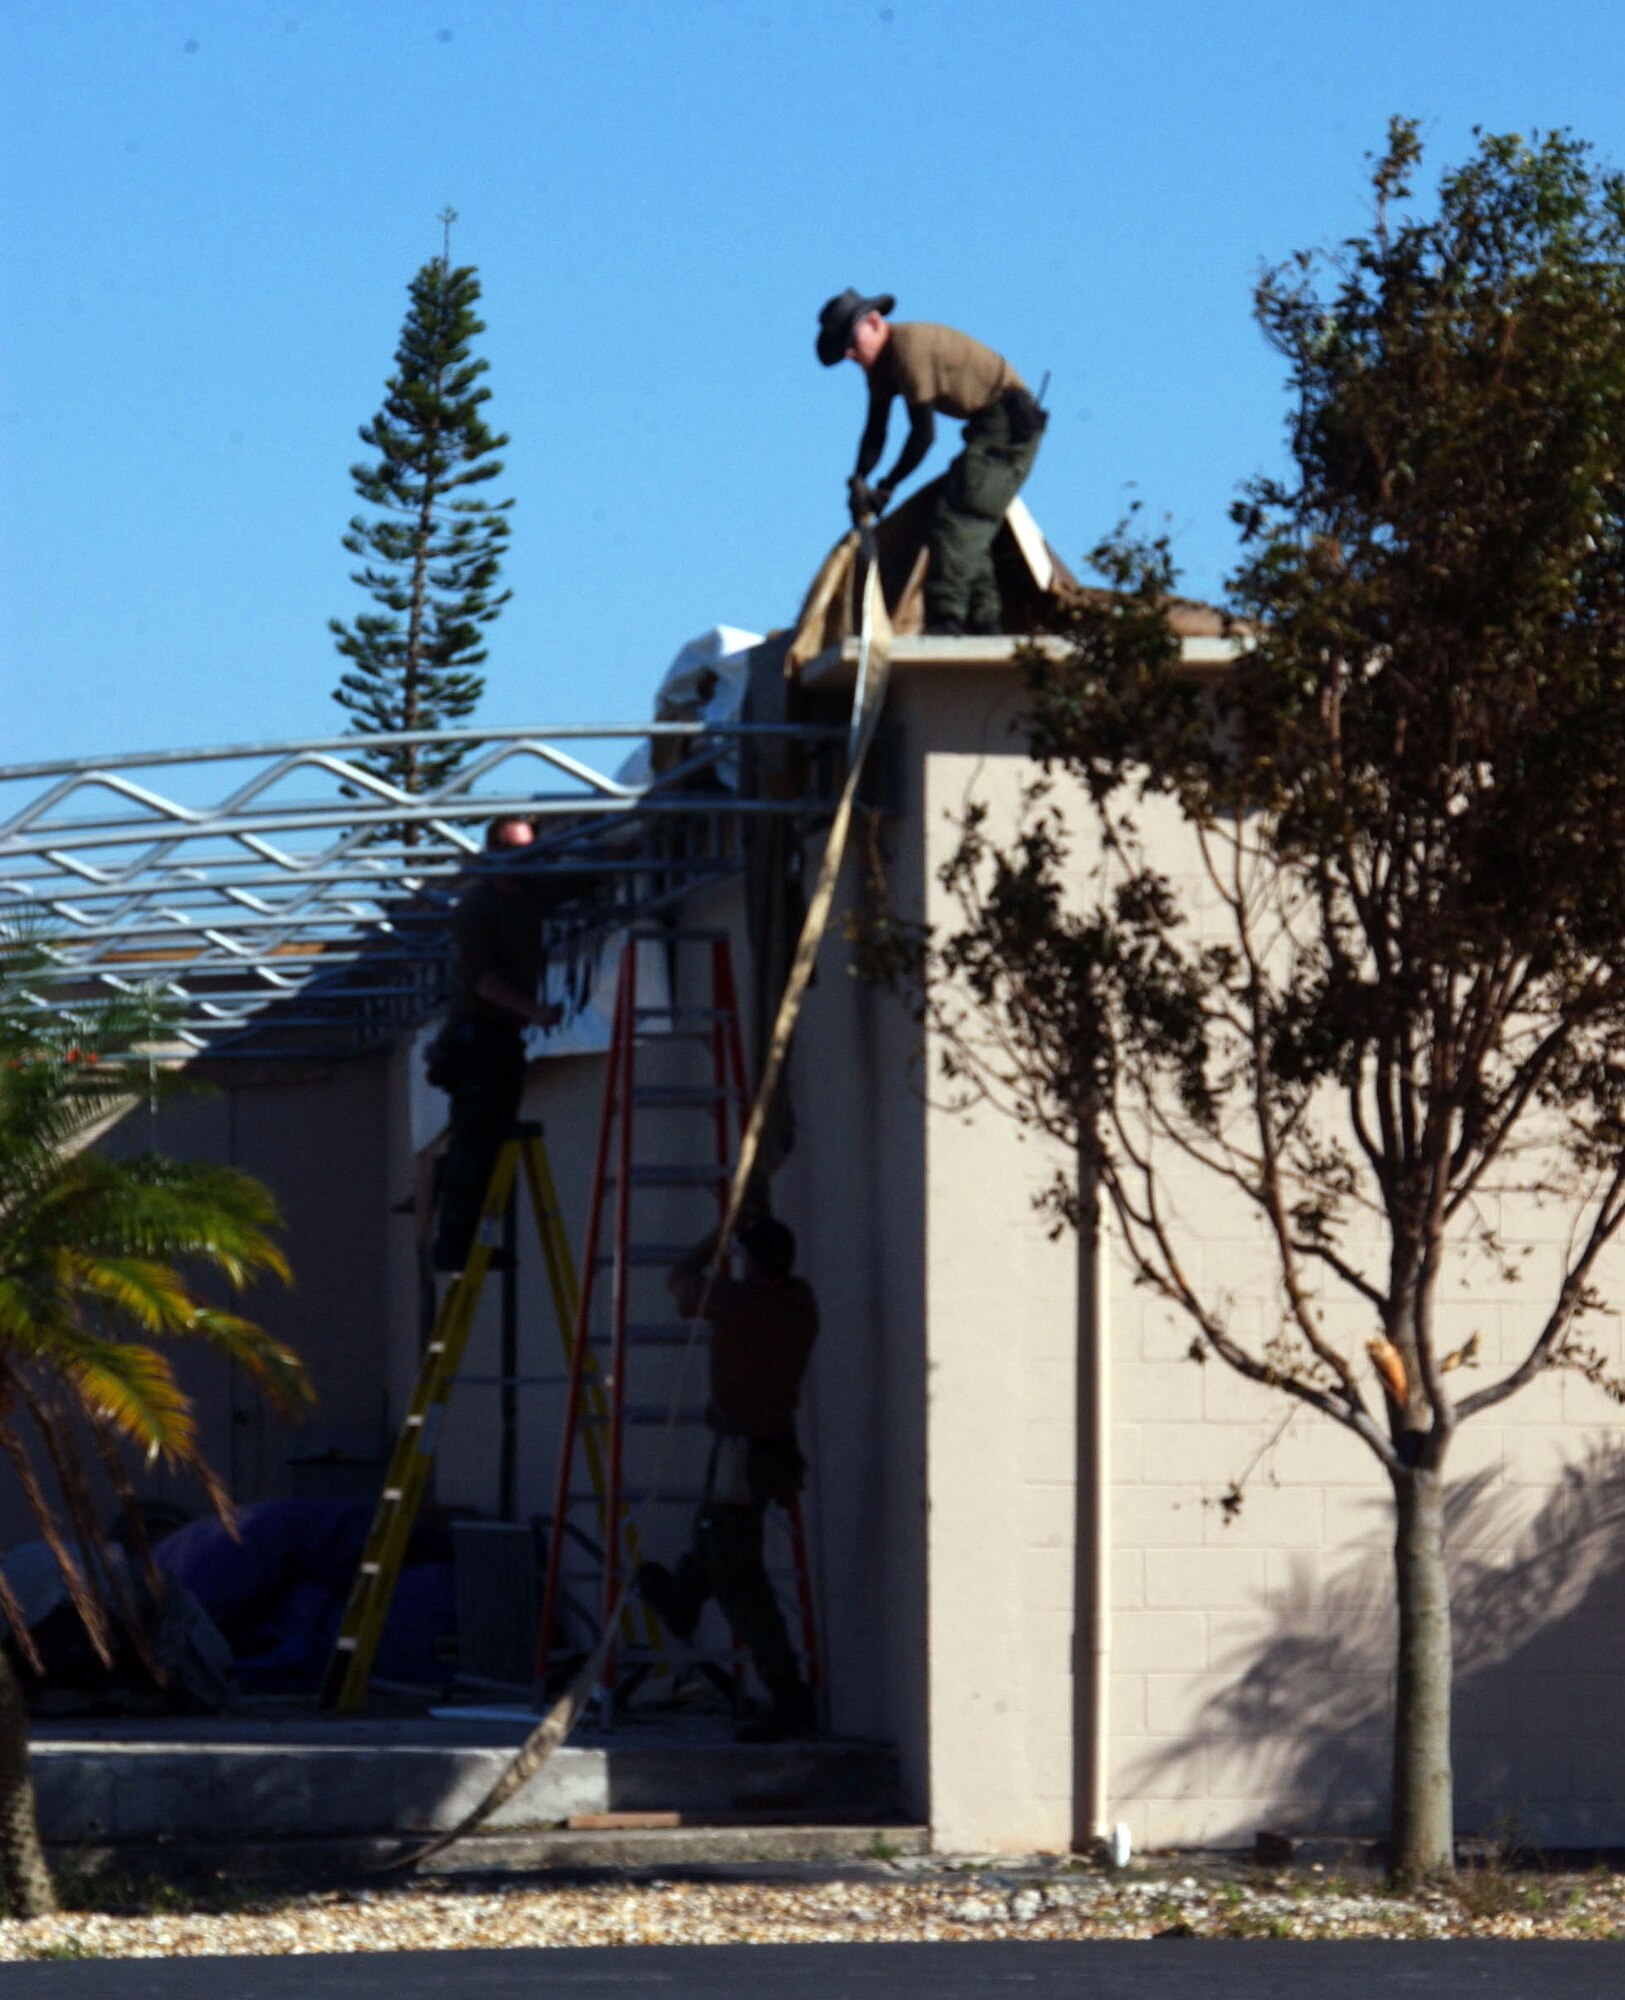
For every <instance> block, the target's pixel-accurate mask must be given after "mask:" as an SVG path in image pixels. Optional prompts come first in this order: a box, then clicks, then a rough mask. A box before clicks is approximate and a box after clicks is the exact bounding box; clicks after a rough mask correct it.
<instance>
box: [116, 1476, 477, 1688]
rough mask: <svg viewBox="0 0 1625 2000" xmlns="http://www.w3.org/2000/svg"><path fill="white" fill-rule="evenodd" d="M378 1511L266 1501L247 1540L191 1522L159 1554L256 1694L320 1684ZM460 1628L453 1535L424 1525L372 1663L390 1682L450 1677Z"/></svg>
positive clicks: (211, 1524) (244, 1516)
mask: <svg viewBox="0 0 1625 2000" xmlns="http://www.w3.org/2000/svg"><path fill="white" fill-rule="evenodd" d="M372 1515H373V1508H372V1503H371V1501H366V1500H263V1501H260V1502H259V1503H258V1504H257V1505H255V1506H251V1507H244V1508H242V1509H240V1510H239V1512H238V1515H237V1527H238V1533H239V1534H240V1536H241V1540H240V1541H234V1540H233V1539H232V1537H231V1536H230V1535H229V1534H227V1532H226V1530H225V1529H224V1528H223V1527H222V1526H221V1525H220V1523H219V1522H218V1521H215V1520H203V1521H191V1522H188V1524H187V1525H186V1526H185V1527H184V1528H178V1529H177V1530H176V1531H175V1533H174V1534H172V1535H167V1536H166V1537H165V1538H164V1540H163V1541H161V1542H160V1543H159V1544H158V1546H157V1548H156V1549H155V1550H154V1552H153V1553H154V1554H155V1556H156V1557H157V1560H158V1562H159V1564H160V1566H161V1567H162V1568H163V1569H164V1570H165V1571H166V1572H167V1573H168V1574H169V1575H170V1576H172V1577H174V1578H175V1579H176V1580H177V1581H178V1582H180V1583H183V1584H184V1585H185V1586H186V1588H187V1589H188V1590H189V1591H190V1592H191V1593H192V1595H193V1596H194V1597H195V1598H197V1600H198V1602H199V1603H200V1604H201V1605H202V1606H203V1608H204V1610H205V1611H207V1612H208V1614H209V1616H210V1617H211V1618H212V1619H213V1620H214V1622H215V1623H216V1624H217V1625H218V1626H219V1627H220V1629H221V1631H222V1632H224V1633H225V1635H226V1638H227V1639H228V1640H229V1641H230V1644H231V1650H232V1654H233V1657H234V1659H235V1661H236V1669H237V1678H238V1681H239V1683H240V1684H241V1686H242V1687H243V1689H244V1690H245V1691H247V1692H250V1693H261V1694H298V1693H305V1692H307V1691H310V1690H312V1689H314V1688H316V1687H318V1686H319V1685H320V1683H321V1678H322V1674H323V1672H324V1670H325V1668H326V1666H327V1661H328V1656H329V1654H330V1653H331V1652H332V1650H333V1641H334V1639H335V1637H336V1636H337V1634H338V1628H339V1620H340V1619H341V1618H342V1616H343V1614H344V1600H345V1598H346V1597H347V1596H348V1594H349V1589H350V1584H351V1582H352V1580H353V1579H354V1577H355V1572H356V1565H357V1563H359V1562H360V1560H361V1551H362V1549H363V1547H364V1546H365V1544H366V1539H367V1530H368V1528H369V1527H370V1526H371V1524H372ZM456 1634H457V1605H456V1594H455V1591H454V1589H453V1585H452V1571H451V1545H450V1537H449V1535H448V1534H447V1533H446V1532H445V1531H443V1530H439V1531H437V1530H434V1529H429V1528H424V1529H420V1530H419V1532H418V1533H417V1534H415V1535H414V1536H413V1539H412V1544H411V1546H410V1548H409V1549H408V1551H407V1560H406V1564H405V1566H404V1567H403V1568H402V1570H401V1574H400V1579H399V1581H398V1582H397V1584H396V1587H395V1594H394V1598H393V1600H392V1601H391V1604H390V1609H389V1616H388V1617H387V1618H386V1620H385V1621H384V1630H383V1635H382V1637H381V1638H380V1640H379V1643H378V1655H377V1659H376V1661H375V1662H374V1667H373V1671H374V1673H375V1674H377V1675H378V1676H379V1678H380V1679H383V1680H393V1681H410V1682H415V1683H428V1684H431V1685H432V1684H433V1683H435V1682H438V1681H443V1680H444V1679H446V1677H447V1675H448V1673H449V1672H450V1671H451V1667H452V1663H453V1659H454V1649H455V1641H456Z"/></svg>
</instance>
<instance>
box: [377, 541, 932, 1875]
mask: <svg viewBox="0 0 1625 2000" xmlns="http://www.w3.org/2000/svg"><path fill="white" fill-rule="evenodd" d="M843 548H844V550H845V551H846V553H847V556H848V560H850V559H851V555H852V554H853V553H854V552H860V553H861V554H862V555H863V556H864V558H865V559H866V562H867V573H866V575H865V577H864V584H863V618H862V624H861V627H860V631H859V637H858V672H857V685H856V686H855V687H854V689H853V692H852V719H851V723H850V726H849V728H848V731H847V758H846V778H845V781H844V783H843V784H842V786H841V795H840V798H839V800H838V801H837V803H836V807H835V813H834V817H833V818H832V819H831V821H830V827H829V837H828V839H827V840H826V841H825V843H824V857H823V860H822V861H821V862H820V863H819V867H818V875H817V879H816V881H815V882H814V884H813V891H812V895H811V896H810V897H809V898H808V901H807V914H806V917H805V918H804V919H803V922H802V926H801V937H800V941H799V942H798V943H797V945H796V954H795V957H794V959H793V960H792V961H791V964H790V973H789V977H788V978H787V979H786V980H785V982H784V993H783V996H782V997H781V999H780V1001H779V1008H778V1013H777V1015H776V1016H775V1018H774V1022H773V1033H772V1035H771V1036H770V1038H769V1040H768V1045H767V1048H766V1050H765V1051H764V1052H763V1055H762V1061H761V1073H760V1076H759V1078H758V1080H757V1085H756V1095H755V1098H754V1100H753V1101H752V1104H751V1107H750V1117H749V1119H748V1121H747V1122H746V1125H745V1132H744V1136H743V1138H742V1139H741V1140H740V1142H739V1159H738V1161H737V1163H736V1164H735V1166H734V1172H733V1181H732V1183H731V1185H730V1186H729V1189H728V1203H727V1207H726V1209H725V1210H724V1213H723V1220H722V1227H721V1229H720V1230H719V1231H718V1233H717V1247H716V1250H715V1252H714V1253H713V1255H712V1258H711V1265H710V1269H709V1270H708V1271H707V1272H706V1274H705V1286H704V1290H703V1291H702V1293H701V1295H700V1301H699V1304H698V1306H697V1307H696V1308H695V1311H694V1314H693V1316H692V1318H691V1319H690V1321H689V1327H688V1347H687V1349H685V1354H684V1360H685V1362H686V1360H687V1358H688V1355H689V1354H691V1353H692V1351H693V1347H694V1343H695V1339H696V1335H697V1333H698V1329H699V1327H700V1325H701V1324H702V1323H703V1321H704V1318H705V1309H706V1306H707V1304H708V1303H709V1301H710V1296H711V1288H712V1286H713V1285H714V1284H715V1283H716V1280H717V1276H718V1274H719V1273H720V1272H721V1270H722V1267H723V1264H724V1262H725V1260H726V1258H727V1255H728V1246H729V1244H730V1242H731V1241H732V1238H733V1233H734V1230H735V1229H736V1228H737V1227H738V1224H739V1215H740V1210H741V1208H742V1207H743V1205H744V1201H745V1195H746V1191H747V1189H748V1188H749V1186H750V1179H751V1174H752V1171H753V1170H754V1168H755V1165H756V1156H757V1153H758V1151H759V1149H760V1147H761V1143H762V1133H763V1132H764V1130H765V1129H766V1125H767V1115H768V1112H769V1111H770V1110H771V1108H772V1104H773V1093H774V1091H775V1090H776V1089H777V1087H778V1081H779V1077H780V1075H781V1074H782V1073H783V1070H784V1063H785V1058H786V1057H787V1056H788V1054H789V1052H790V1041H791V1038H792V1036H793V1035H794V1033H795V1027H796V1020H797V1018H798V1016H799V1015H800V1013H801V1003H802V1001H803V999H804V998H805V997H806V992H807V987H808V984H809V983H810V981H811V979H812V974H813V967H814V965H815V964H816V963H817V959H818V953H819V950H820V948H821V947H822V945H823V942H824V933H825V932H826V931H827V930H828V928H829V919H830V913H831V911H832V910H833V908H834V904H835V885H836V882H837V880H838V878H839V876H840V873H841V865H842V863H843V862H844V860H845V859H846V845H847V839H848V836H849V835H850V833H851V830H852V815H853V812H854V810H855V808H856V804H857V793H858V786H859V784H860V783H861V781H862V778H863V768H864V765H865V763H866V762H867V760H868V756H869V751H870V748H871V746H872V745H873V743H874V738H875V727H876V724H877V723H878V721H879V719H880V711H881V707H882V704H883V702H884V700H885V694H886V682H887V679H888V677H889V675H890V671H891V648H892V628H891V619H890V617H889V616H888V615H887V611H886V602H885V598H884V597H883V596H882V594H881V589H880V563H879V560H878V558H877V554H876V549H875V537H874V524H873V522H867V521H866V522H865V523H864V524H863V526H862V527H861V528H859V529H858V530H857V532H856V533H855V534H853V535H850V536H848V538H847V540H846V542H845V543H844V544H843ZM685 1373H686V1368H684V1367H680V1368H679V1370H678V1380H677V1385H676V1387H675V1388H674V1389H673V1391H672V1398H671V1404H670V1407H669V1409H668V1411H667V1416H666V1426H665V1433H664V1438H663V1442H662V1445H661V1450H660V1456H659V1458H658V1460H657V1462H656V1466H655V1472H654V1477H653V1478H652V1479H651V1481H650V1483H649V1487H648V1490H647V1491H646V1493H645V1495H644V1498H643V1500H642V1501H641V1502H640V1504H639V1505H638V1507H637V1508H636V1509H635V1510H634V1511H633V1512H632V1513H631V1514H630V1515H629V1516H628V1517H627V1525H628V1526H635V1525H636V1523H637V1522H638V1521H639V1520H641V1518H642V1516H643V1515H644V1513H645V1512H647V1510H648V1509H649V1507H650V1506H652V1505H653V1503H654V1501H655V1499H656V1497H657V1496H658V1494H659V1491H660V1483H661V1477H662V1474H663V1471H664V1462H665V1456H666V1448H667V1446H669V1444H670V1441H671V1437H672V1434H673V1431H674V1428H675V1421H676V1416H677V1410H678V1407H679V1402H680V1399H681V1396H682V1393H683V1376H684V1374H685ZM636 1580H637V1579H636V1572H633V1573H632V1574H630V1575H628V1577H627V1579H626V1581H625V1583H624V1584H623V1585H622V1586H621V1594H620V1596H619V1598H618V1599H617V1600H616V1602H615V1605H614V1608H613V1609H612V1610H611V1612H610V1614H609V1616H608V1617H607V1618H606V1619H605V1620H604V1627H603V1631H602V1633H601V1634H600V1636H599V1640H598V1644H597V1645H596V1646H595V1647H594V1649H593V1651H592V1652H591V1653H590V1654H589V1655H588V1657H587V1658H586V1660H584V1661H583V1663H582V1665H581V1666H580V1668H579V1669H578V1670H577V1672H576V1675H575V1678H574V1679H573V1680H572V1681H571V1683H570V1685H569V1686H568V1687H567V1688H566V1689H565V1691H564V1693H563V1694H562V1695H560V1697H559V1699H558V1700H557V1701H556V1702H555V1703H554V1704H553V1706H552V1707H551V1708H550V1709H549V1710H548V1712H547V1714H546V1715H545V1716H543V1718H542V1720H541V1721H540V1722H539V1723H538V1724H537V1725H536V1727H535V1728H534V1729H533V1730H532V1731H531V1733H530V1735H529V1736H527V1737H526V1738H525V1741H524V1742H523V1743H522V1744H521V1745H520V1747H519V1751H518V1753H517V1755H516V1756H515V1757H514V1760H513V1762H512V1763H511V1764H510V1765H509V1766H508V1768H507V1769H506V1770H505V1771H504V1772H503V1773H502V1775H501V1777H500V1778H498V1779H497V1781H496V1783H495V1784H494V1785H493V1786H492V1787H491V1789H490V1791H489V1792H487V1793H486V1795H485V1797H484V1798H483V1799H481V1801H480V1802H479V1804H478V1805H477V1806H475V1808H474V1809H473V1811H472V1812H470V1813H468V1814H466V1815H465V1816H464V1817H463V1818H462V1819H460V1820H459V1821H458V1822H457V1824H456V1825H455V1826H454V1827H452V1828H450V1829H449V1831H447V1832H445V1833H441V1834H436V1836H435V1837H434V1839H433V1840H430V1841H427V1842H425V1844H424V1845H423V1846H421V1847H415V1848H413V1849H412V1850H411V1851H410V1852H409V1853H406V1854H402V1855H398V1856H397V1857H396V1858H395V1859H394V1860H393V1861H390V1862H388V1863H386V1864H385V1869H384V1871H382V1872H387V1871H388V1870H390V1869H396V1868H409V1867H414V1866H418V1865H420V1864H421V1863H423V1862H425V1861H427V1860H428V1859H430V1857H431V1856H433V1855H436V1854H442V1853H444V1852H445V1850H446V1849H447V1848H448V1847H450V1846H452V1845H453V1844H454V1843H455V1842H457V1841H459V1840H463V1839H465V1838H466V1837H467V1836H468V1835H469V1834H471V1833H473V1832H474V1831H475V1830H476V1829H477V1828H478V1827H480V1826H482V1825H484V1823H485V1821H486V1820H488V1819H489V1818H490V1817H491V1815H492V1814H493V1813H495V1812H499V1811H500V1810H501V1809H502V1807H503V1806H505V1805H506V1804H507V1803H508V1801H509V1800H510V1799H511V1798H513V1797H515V1795H516V1794H517V1793H519V1792H520V1791H522V1790H523V1789H524V1787H525V1786H526V1785H528V1784H529V1783H530V1781H531V1779H532V1778H534V1777H535V1775H536V1773H537V1772H538V1771H540V1770H541V1769H542V1767H543V1765H544V1764H546V1763H547V1761H548V1759H549V1758H550V1757H551V1756H552V1755H553V1752H554V1751H555V1750H557V1749H558V1748H559V1746H560V1744H562V1743H563V1742H564V1741H565V1739H566V1738H567V1737H568V1736H569V1734H570V1732H571V1730H572V1729H573V1728H574V1727H575V1725H576V1722H577V1720H578V1719H579V1717H580V1715H581V1713H582V1710H583V1709H584V1708H585V1707H586V1705H587V1703H588V1702H589V1701H590V1700H591V1699H592V1695H593V1691H594V1690H595V1688H596V1687H597V1686H598V1683H599V1679H600V1676H601V1675H602V1673H603V1670H604V1662H605V1660H606V1659H607V1658H608V1655H609V1649H610V1647H611V1645H612V1644H613V1643H614V1639H615V1633H616V1630H617V1628H618V1626H619V1624H620V1617H621V1610H622V1607H623V1606H624V1605H625V1603H626V1601H627V1599H628V1597H629V1596H630V1595H631V1593H632V1591H633V1589H634V1588H635V1585H636Z"/></svg>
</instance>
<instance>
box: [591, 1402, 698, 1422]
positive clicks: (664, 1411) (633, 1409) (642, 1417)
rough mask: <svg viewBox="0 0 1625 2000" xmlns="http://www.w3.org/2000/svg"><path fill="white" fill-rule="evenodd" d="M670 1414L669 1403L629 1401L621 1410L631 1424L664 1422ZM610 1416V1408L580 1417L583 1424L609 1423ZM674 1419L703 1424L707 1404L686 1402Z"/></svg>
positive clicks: (622, 1416) (624, 1418)
mask: <svg viewBox="0 0 1625 2000" xmlns="http://www.w3.org/2000/svg"><path fill="white" fill-rule="evenodd" d="M670 1416H671V1406H670V1404H668V1403H628V1404H627V1406H626V1408H625V1409H624V1410H622V1412H621V1418H622V1421H623V1422H625V1423H629V1424H663V1423H665V1422H666V1420H667V1418H668V1417H670ZM609 1417H610V1413H609V1411H608V1410H600V1411H599V1412H598V1413H597V1415H595V1416H594V1415H586V1414H584V1415H583V1416H582V1417H581V1418H580V1422H581V1423H583V1424H607V1423H608V1422H609ZM673 1421H674V1422H676V1423H679V1424H703V1423H704V1422H705V1405H704V1404H703V1403H689V1404H684V1405H683V1406H682V1407H680V1408H679V1410H678V1412H677V1415H676V1417H675V1418H674V1419H673Z"/></svg>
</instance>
